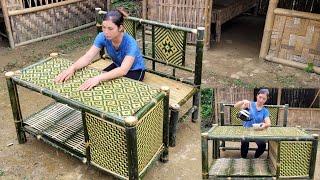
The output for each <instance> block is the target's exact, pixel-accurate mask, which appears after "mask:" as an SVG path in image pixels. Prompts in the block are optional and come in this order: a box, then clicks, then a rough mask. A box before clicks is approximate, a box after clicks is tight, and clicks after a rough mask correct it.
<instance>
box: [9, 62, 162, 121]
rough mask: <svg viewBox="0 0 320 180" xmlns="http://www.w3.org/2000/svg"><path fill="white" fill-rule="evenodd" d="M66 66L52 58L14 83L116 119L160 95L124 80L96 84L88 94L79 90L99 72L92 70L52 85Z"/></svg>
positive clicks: (24, 70)
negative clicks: (45, 92)
mask: <svg viewBox="0 0 320 180" xmlns="http://www.w3.org/2000/svg"><path fill="white" fill-rule="evenodd" d="M70 65H71V62H70V61H69V60H67V59H63V58H52V59H50V60H47V61H43V62H41V63H38V64H35V65H31V66H29V67H27V68H25V69H22V70H21V72H20V73H18V74H16V75H15V76H14V80H16V81H20V82H23V83H28V86H31V87H37V88H41V89H44V90H48V91H49V93H52V94H58V95H60V96H62V97H64V98H66V99H70V100H72V101H76V102H78V103H79V104H81V105H84V106H87V107H90V108H93V109H95V110H98V111H100V112H103V113H107V114H112V115H115V116H118V117H126V116H131V115H133V114H134V113H136V112H137V111H138V110H139V109H141V108H142V107H143V106H144V105H146V104H147V103H149V102H150V101H151V100H152V99H153V98H155V97H156V96H157V94H159V92H160V90H159V89H157V88H153V87H151V86H148V85H146V84H144V83H142V82H138V81H134V80H131V79H129V78H124V77H123V78H117V79H114V80H110V81H106V82H103V83H100V84H99V85H98V86H96V87H94V88H93V89H92V90H89V91H80V90H79V86H80V85H81V84H82V83H84V82H85V81H86V80H87V79H89V78H91V77H94V76H96V75H98V74H100V73H101V72H100V71H98V70H97V69H94V68H83V69H82V70H78V71H77V72H76V73H75V75H74V76H72V78H71V79H69V80H67V81H66V82H64V83H54V81H53V80H54V78H55V77H56V76H57V75H58V74H59V73H60V72H62V71H63V70H65V69H67V67H69V66H70Z"/></svg>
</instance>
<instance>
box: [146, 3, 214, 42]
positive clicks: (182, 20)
mask: <svg viewBox="0 0 320 180" xmlns="http://www.w3.org/2000/svg"><path fill="white" fill-rule="evenodd" d="M142 4H143V7H142V11H143V12H142V14H143V17H144V18H147V19H150V20H155V21H160V22H163V23H168V24H174V25H178V26H183V27H188V28H197V27H205V38H204V42H205V45H206V46H209V45H210V29H211V27H210V26H211V9H212V0H153V1H151V0H143V3H142ZM195 41H196V36H195V35H188V42H189V43H195Z"/></svg>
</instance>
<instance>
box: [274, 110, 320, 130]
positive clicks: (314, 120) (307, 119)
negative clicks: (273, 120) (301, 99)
mask: <svg viewBox="0 0 320 180" xmlns="http://www.w3.org/2000/svg"><path fill="white" fill-rule="evenodd" d="M319 117H320V108H289V111H288V126H301V127H303V128H314V129H317V130H318V131H319V130H320V121H319ZM280 118H281V119H282V118H283V112H282V111H280Z"/></svg>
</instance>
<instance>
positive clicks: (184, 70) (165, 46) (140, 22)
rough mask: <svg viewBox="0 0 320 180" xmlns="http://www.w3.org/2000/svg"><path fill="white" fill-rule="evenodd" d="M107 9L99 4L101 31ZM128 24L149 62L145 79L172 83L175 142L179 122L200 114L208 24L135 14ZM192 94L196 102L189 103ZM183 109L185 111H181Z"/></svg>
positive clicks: (101, 64) (171, 136) (157, 83)
mask: <svg viewBox="0 0 320 180" xmlns="http://www.w3.org/2000/svg"><path fill="white" fill-rule="evenodd" d="M105 13H106V12H105V11H101V9H100V8H96V14H97V17H96V20H97V29H98V32H101V31H102V30H101V23H102V18H103V16H104V14H105ZM138 26H141V36H138V35H137V34H138V28H137V27H138ZM124 27H125V30H126V32H128V33H129V34H130V35H132V36H133V37H134V38H135V39H136V40H137V42H139V44H140V46H141V47H142V54H143V56H144V58H145V60H146V65H147V72H146V74H145V79H144V80H143V82H144V83H146V84H148V85H151V86H155V87H161V86H164V85H165V86H169V89H170V96H169V97H170V102H169V104H170V130H169V133H170V134H169V140H170V141H169V142H170V143H169V144H170V146H175V144H176V140H175V139H176V130H177V124H178V122H180V121H184V120H186V119H188V118H190V116H192V121H193V122H195V121H196V120H197V119H198V116H199V106H200V85H201V74H202V58H203V36H204V28H202V27H199V28H198V29H191V28H184V27H179V26H174V25H170V24H164V23H159V22H156V21H150V20H144V19H138V18H135V17H127V18H126V19H125V22H124ZM147 29H149V31H148V30H147ZM189 33H193V34H197V40H196V46H188V45H187V35H188V34H189ZM101 58H102V59H108V58H107V55H105V54H104V52H102V53H101ZM107 63H110V61H109V62H106V61H102V62H101V61H97V62H95V63H93V64H92V66H93V67H96V68H98V69H100V70H101V69H103V68H105V67H106V64H107ZM169 72H170V73H169ZM191 98H192V101H193V102H192V106H191V107H189V106H188V107H187V104H188V103H187V102H188V101H189V100H190V99H191ZM182 106H183V108H181V107H182ZM184 107H185V108H184ZM181 109H184V110H185V113H183V114H182V115H181V114H180V115H179V112H180V111H181Z"/></svg>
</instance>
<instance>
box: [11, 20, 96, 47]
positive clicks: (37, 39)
mask: <svg viewBox="0 0 320 180" xmlns="http://www.w3.org/2000/svg"><path fill="white" fill-rule="evenodd" d="M95 23H96V22H91V23H88V24H84V25H82V26H78V27H75V28H72V29H68V30H66V31H62V32H59V33H56V34H52V35H48V36H43V37H40V38H36V39H32V40H29V41H24V42H22V43H19V44H16V45H15V46H23V45H26V44H30V43H33V42H37V41H42V40H46V39H50V38H53V37H57V36H61V35H63V34H67V33H70V32H74V31H77V30H81V29H85V28H88V27H91V26H94V25H95Z"/></svg>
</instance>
